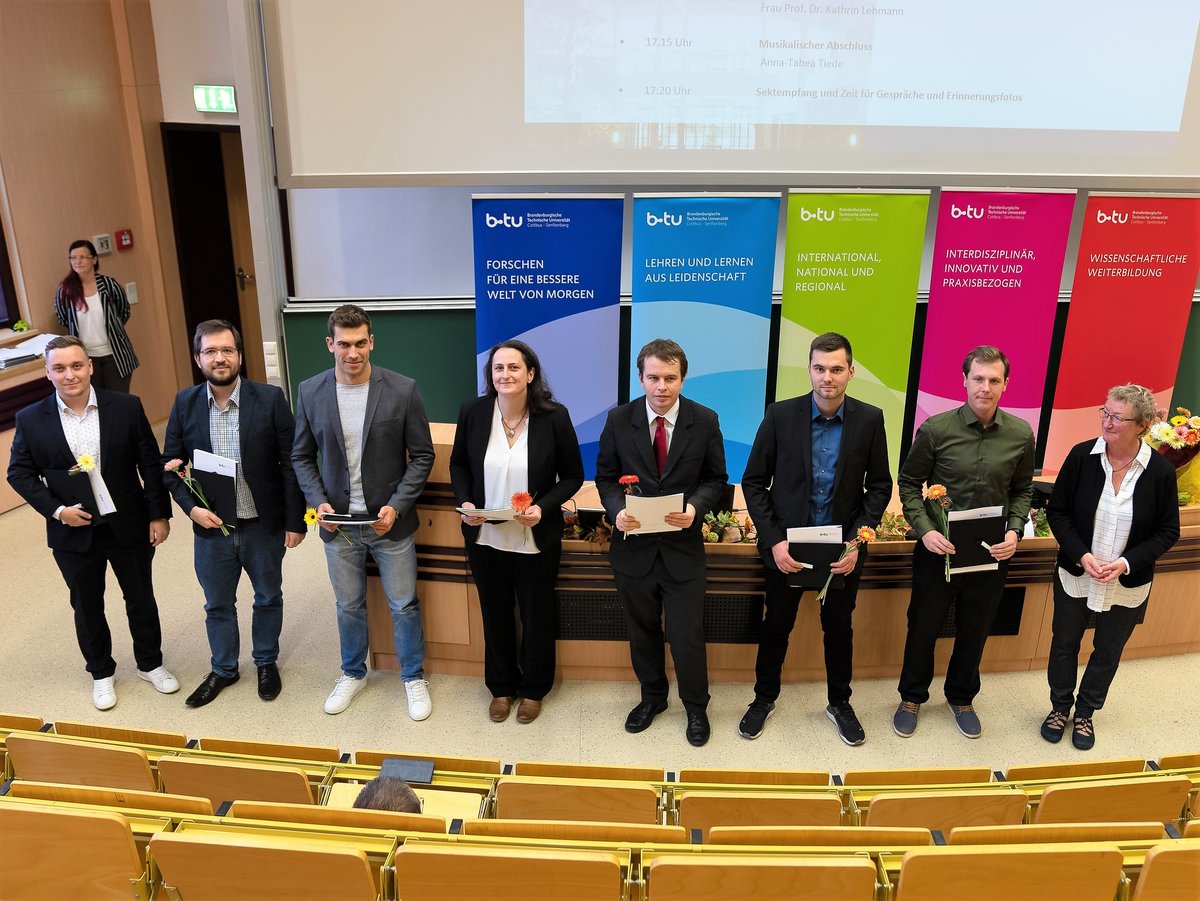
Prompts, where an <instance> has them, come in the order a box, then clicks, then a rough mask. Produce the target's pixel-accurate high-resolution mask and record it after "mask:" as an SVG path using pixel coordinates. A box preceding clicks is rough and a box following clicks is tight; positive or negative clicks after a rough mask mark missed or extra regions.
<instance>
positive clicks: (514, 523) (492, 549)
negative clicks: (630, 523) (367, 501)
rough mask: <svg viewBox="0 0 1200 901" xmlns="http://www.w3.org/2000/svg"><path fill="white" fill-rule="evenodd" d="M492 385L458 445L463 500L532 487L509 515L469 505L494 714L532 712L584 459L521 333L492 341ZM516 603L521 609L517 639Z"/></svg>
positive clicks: (483, 500) (546, 661) (546, 662)
mask: <svg viewBox="0 0 1200 901" xmlns="http://www.w3.org/2000/svg"><path fill="white" fill-rule="evenodd" d="M483 380H484V384H485V385H486V388H485V391H484V395H483V396H482V397H479V398H476V399H474V400H471V401H468V402H467V403H465V404H463V407H462V410H461V411H460V412H459V414H458V430H457V431H456V432H455V435H454V449H453V451H452V452H451V454H450V481H451V483H452V485H453V487H454V496H455V498H456V502H457V504H458V506H459V507H461V508H464V509H482V510H488V509H491V510H498V509H503V508H506V507H509V506H514V509H515V508H517V506H518V505H513V504H512V498H513V495H515V494H527V495H529V498H528V499H527V502H528V503H529V506H528V507H526V508H525V510H524V512H522V513H518V515H517V516H516V517H515V518H514V519H512V520H508V521H501V522H489V521H488V520H487V519H486V518H485V517H483V516H472V515H470V514H463V516H462V521H463V527H462V530H463V537H464V539H465V541H466V547H467V559H468V560H469V561H470V563H471V574H472V576H473V577H474V580H475V587H476V589H477V590H478V593H479V607H480V612H481V614H482V617H483V640H484V660H483V673H484V683H485V684H486V685H487V688H488V690H489V691H490V692H491V694H492V700H491V703H490V704H489V705H488V718H489V719H491V720H492V722H495V723H502V722H504V721H505V720H506V719H508V716H509V714H510V713H511V711H512V707H513V703H514V701H516V699H517V698H520V699H521V703H520V705H519V706H518V708H517V722H519V723H523V724H527V723H531V722H533V720H535V719H536V718H537V716H538V714H539V713H541V710H542V699H543V698H544V697H545V696H546V694H547V693H548V692H549V691H550V688H551V687H552V686H553V684H554V668H555V640H556V639H555V635H556V628H555V602H554V583H555V581H556V580H557V578H558V563H559V559H560V558H561V556H562V532H563V516H562V505H563V504H564V503H566V502H567V500H568V499H569V498H570V497H571V496H572V495H574V494H575V492H576V491H578V490H579V488H580V486H581V485H582V484H583V459H582V457H581V456H580V452H579V441H578V440H577V438H576V436H575V428H574V426H572V425H571V416H570V414H569V413H568V412H567V408H566V407H564V406H563V405H562V404H559V403H557V402H556V401H555V400H554V397H553V395H552V394H551V392H550V387H549V385H548V384H547V383H546V381H545V379H544V377H543V375H542V367H541V363H540V362H539V361H538V358H537V354H535V353H534V352H533V350H532V349H531V348H530V347H529V346H528V345H527V344H525V343H524V342H522V341H503V342H501V343H500V344H497V345H496V346H495V347H493V348H492V349H491V352H490V353H489V354H488V360H487V364H486V365H485V366H484V368H483ZM514 606H515V607H516V608H517V609H518V610H519V611H520V616H521V640H520V642H519V647H518V640H517V629H516V621H515V617H514V615H513V608H514Z"/></svg>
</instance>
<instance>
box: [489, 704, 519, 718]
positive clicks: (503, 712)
mask: <svg viewBox="0 0 1200 901" xmlns="http://www.w3.org/2000/svg"><path fill="white" fill-rule="evenodd" d="M515 700H516V698H492V703H490V704H488V719H489V720H491V721H492V722H493V723H503V722H504V721H505V720H506V719H508V715H509V714H510V713H512V707H513V701H515Z"/></svg>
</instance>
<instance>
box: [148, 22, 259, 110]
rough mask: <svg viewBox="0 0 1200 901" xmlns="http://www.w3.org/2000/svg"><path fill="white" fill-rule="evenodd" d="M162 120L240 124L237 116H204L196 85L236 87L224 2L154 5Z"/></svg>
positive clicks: (155, 42)
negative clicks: (194, 96)
mask: <svg viewBox="0 0 1200 901" xmlns="http://www.w3.org/2000/svg"><path fill="white" fill-rule="evenodd" d="M150 15H151V17H152V18H153V20H154V44H155V47H156V49H157V51H158V83H159V86H160V87H161V89H162V105H163V121H165V122H195V123H207V124H210V125H236V124H238V117H237V114H230V113H199V112H197V111H196V105H195V103H194V102H193V100H192V85H197V84H235V83H236V79H235V77H234V66H233V52H232V50H231V49H230V38H229V14H228V11H227V8H226V5H225V2H224V0H150Z"/></svg>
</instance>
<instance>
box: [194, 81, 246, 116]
mask: <svg viewBox="0 0 1200 901" xmlns="http://www.w3.org/2000/svg"><path fill="white" fill-rule="evenodd" d="M192 98H193V99H194V100H195V101H196V109H197V110H198V111H199V112H202V113H236V112H237V100H236V98H235V97H234V95H233V85H231V84H197V85H192Z"/></svg>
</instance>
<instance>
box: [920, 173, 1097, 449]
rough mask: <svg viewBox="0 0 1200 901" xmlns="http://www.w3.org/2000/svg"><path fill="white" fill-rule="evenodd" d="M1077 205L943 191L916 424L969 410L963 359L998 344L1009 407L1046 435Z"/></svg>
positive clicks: (1040, 197)
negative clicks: (1046, 404) (1057, 317)
mask: <svg viewBox="0 0 1200 901" xmlns="http://www.w3.org/2000/svg"><path fill="white" fill-rule="evenodd" d="M1074 205H1075V192H1074V191H1062V192H1050V191H1028V192H1020V193H1009V192H997V191H971V190H966V189H955V190H943V191H942V195H941V200H940V202H939V204H938V218H937V237H936V239H935V241H934V250H933V272H932V274H931V276H930V281H929V309H928V312H927V316H926V320H925V344H924V348H923V350H922V353H921V380H920V390H919V392H918V395H917V415H916V421H915V425H916V426H920V425H921V423H922V422H924V421H925V420H926V419H928V418H929V417H930V416H932V415H933V414H935V413H941V412H943V411H945V410H952V409H954V408H956V407H958V406H960V405H962V404H963V403H964V401H965V399H966V391H965V389H964V388H963V375H962V361H963V357H965V356H966V355H967V352H968V351H969V350H971V348H973V347H977V346H979V345H980V344H994V345H995V346H996V347H999V348H1000V349H1001V350H1002V351H1004V353H1005V354H1006V355H1007V356H1008V359H1009V362H1010V364H1011V373H1010V379H1011V380H1010V381H1009V384H1008V390H1007V391H1006V392H1005V395H1004V398H1003V400H1002V401H1001V406H1003V407H1004V409H1005V410H1007V411H1008V412H1010V413H1012V414H1013V415H1016V416H1020V417H1021V418H1023V419H1024V420H1026V421H1027V422H1028V423H1029V424H1030V425H1031V426H1032V427H1033V430H1034V432H1035V433H1036V432H1037V428H1038V420H1039V419H1040V417H1041V410H1042V394H1043V392H1044V389H1045V386H1046V364H1047V360H1048V358H1049V355H1050V339H1051V335H1052V333H1053V330H1054V313H1055V305H1056V303H1057V302H1058V289H1059V284H1060V283H1061V281H1062V268H1063V257H1064V255H1065V253H1066V248H1067V233H1068V232H1069V231H1070V227H1071V211H1072V209H1073V208H1074Z"/></svg>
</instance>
